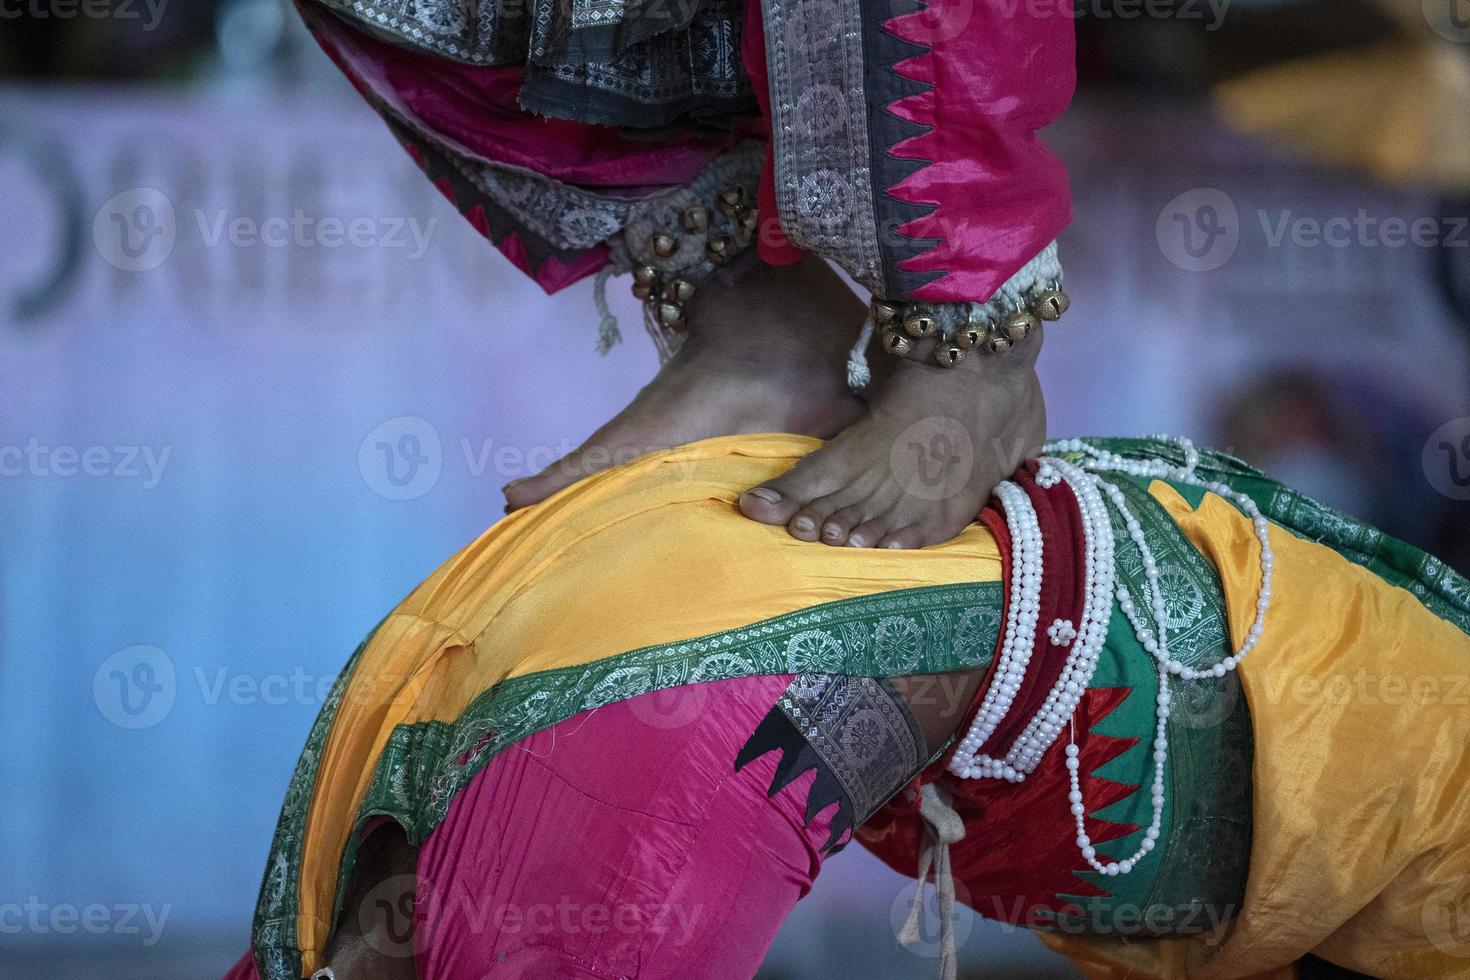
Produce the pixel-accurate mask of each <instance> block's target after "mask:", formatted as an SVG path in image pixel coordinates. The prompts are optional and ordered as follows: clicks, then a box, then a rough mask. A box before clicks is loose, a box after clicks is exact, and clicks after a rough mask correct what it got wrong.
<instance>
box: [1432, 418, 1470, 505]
mask: <svg viewBox="0 0 1470 980" xmlns="http://www.w3.org/2000/svg"><path fill="white" fill-rule="evenodd" d="M1420 462H1421V463H1422V464H1423V466H1424V476H1425V477H1427V478H1428V480H1429V485H1430V486H1432V487H1434V489H1436V490H1438V491H1439V492H1440V493H1442V494H1444V495H1445V496H1446V497H1449V498H1450V499H1451V500H1470V415H1466V416H1463V417H1461V418H1457V419H1452V420H1450V421H1449V422H1446V423H1445V424H1444V425H1442V426H1440V427H1439V428H1437V429H1435V430H1434V434H1433V435H1431V436H1430V437H1429V440H1428V441H1427V442H1425V443H1424V453H1423V455H1422V456H1421V457H1420Z"/></svg>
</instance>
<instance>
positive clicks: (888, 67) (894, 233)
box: [857, 0, 944, 299]
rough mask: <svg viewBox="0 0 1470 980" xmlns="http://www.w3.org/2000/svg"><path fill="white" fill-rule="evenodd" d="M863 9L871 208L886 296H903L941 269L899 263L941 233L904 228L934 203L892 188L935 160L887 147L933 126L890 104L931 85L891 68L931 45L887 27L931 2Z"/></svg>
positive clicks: (869, 2)
mask: <svg viewBox="0 0 1470 980" xmlns="http://www.w3.org/2000/svg"><path fill="white" fill-rule="evenodd" d="M857 2H859V3H861V4H862V10H863V65H864V69H863V91H864V94H865V95H866V96H867V101H868V157H869V161H868V163H869V166H870V167H871V169H872V174H873V210H874V212H875V216H876V217H877V219H878V250H879V252H880V253H881V255H882V257H883V279H884V286H885V287H886V293H885V298H888V299H902V298H905V297H907V296H909V295H910V294H912V293H913V291H914V290H916V289H918V288H919V287H921V286H923V285H924V284H925V283H928V282H932V281H933V280H935V279H938V278H939V277H940V276H942V275H944V273H943V272H909V271H907V270H905V269H900V268H899V266H898V263H900V262H902V261H904V260H905V259H909V258H912V257H914V256H915V255H919V254H921V253H923V252H927V251H928V250H929V249H931V248H933V247H934V246H935V245H938V244H939V242H940V241H941V239H938V238H910V237H908V236H907V235H903V234H900V233H899V231H898V227H899V225H902V224H904V223H905V222H908V221H912V220H913V219H915V218H921V217H923V216H924V215H926V214H931V213H932V212H933V211H934V210H935V209H936V207H937V206H936V205H933V204H912V203H910V202H908V201H901V200H899V199H898V198H896V197H894V196H893V195H892V194H890V193H889V192H888V189H889V188H891V187H893V186H894V185H896V184H898V183H899V182H900V181H902V180H903V179H904V178H905V177H907V176H909V175H910V174H912V173H914V172H916V171H918V170H922V169H924V168H925V167H927V166H929V165H930V164H932V163H933V162H934V161H932V160H915V159H907V158H903V157H895V156H893V155H892V154H890V153H889V152H888V151H889V150H890V149H891V148H892V147H893V146H895V145H897V144H898V143H901V142H903V141H904V140H906V139H911V138H913V137H915V136H922V135H923V134H924V133H926V132H928V131H929V130H930V129H931V128H932V127H929V126H921V125H919V124H917V123H911V122H909V121H907V120H905V119H900V118H899V117H898V116H895V115H894V114H893V113H892V112H890V111H889V110H888V107H889V106H890V105H892V104H893V103H895V102H897V101H898V100H899V99H904V98H907V97H909V96H911V95H918V94H919V93H921V92H925V91H927V90H928V89H930V88H932V86H931V85H929V84H928V83H926V82H918V81H915V80H914V79H912V78H905V77H904V76H902V75H900V74H899V73H898V72H896V71H894V70H893V66H894V65H895V64H897V63H898V62H900V61H906V60H908V59H909V58H914V57H918V56H919V55H921V54H924V53H926V52H928V51H929V48H928V47H926V46H924V45H922V44H914V43H912V42H910V41H906V40H904V39H903V38H901V37H898V36H896V35H895V34H893V33H891V32H889V31H887V30H884V28H883V25H884V23H885V22H887V21H889V20H891V19H893V18H894V17H901V16H903V15H905V14H913V13H917V12H918V11H920V10H923V9H925V7H926V6H927V5H926V4H925V3H924V2H923V0H857Z"/></svg>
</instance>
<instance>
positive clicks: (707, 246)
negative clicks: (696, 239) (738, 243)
mask: <svg viewBox="0 0 1470 980" xmlns="http://www.w3.org/2000/svg"><path fill="white" fill-rule="evenodd" d="M704 254H705V256H706V257H708V258H709V260H710V261H711V262H714V263H716V264H718V263H720V262H726V261H729V259H730V257H731V256H732V255H734V254H735V239H733V238H731V237H730V236H729V235H726V234H719V235H715V236H714V237H713V238H711V239H710V240H709V241H707V242H705V243H704Z"/></svg>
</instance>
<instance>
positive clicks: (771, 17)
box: [761, 0, 884, 294]
mask: <svg viewBox="0 0 1470 980" xmlns="http://www.w3.org/2000/svg"><path fill="white" fill-rule="evenodd" d="M761 10H762V14H763V17H764V21H765V29H766V64H767V70H768V72H769V75H770V85H771V115H772V120H771V140H772V152H774V153H775V155H776V156H775V161H776V204H777V210H778V211H779V213H780V219H781V226H782V228H783V229H784V230H785V232H786V234H787V235H788V236H789V237H790V238H791V240H792V241H793V242H794V243H795V244H796V245H798V246H800V247H802V248H804V249H807V250H808V251H813V252H817V253H818V254H820V255H824V256H826V257H828V258H830V259H832V260H833V261H835V262H836V263H837V264H838V265H840V266H842V268H844V269H846V270H847V272H848V274H849V275H851V276H852V277H853V278H854V279H855V280H857V281H858V282H859V283H861V284H862V285H863V286H865V287H867V288H868V289H869V290H871V291H873V292H875V293H879V294H881V293H883V291H884V287H883V258H882V253H881V251H880V249H879V241H878V218H877V210H876V207H875V205H874V198H873V181H872V170H871V167H870V166H869V161H868V115H867V114H868V105H867V99H866V96H865V94H864V91H863V31H862V9H861V5H860V3H859V2H858V0H761Z"/></svg>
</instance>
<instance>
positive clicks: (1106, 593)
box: [1005, 459, 1115, 775]
mask: <svg viewBox="0 0 1470 980" xmlns="http://www.w3.org/2000/svg"><path fill="white" fill-rule="evenodd" d="M1043 465H1044V466H1048V467H1050V468H1052V469H1053V470H1054V471H1056V472H1058V474H1059V475H1060V476H1061V478H1062V479H1065V480H1066V482H1067V485H1068V486H1069V487H1071V488H1072V492H1073V495H1074V496H1075V497H1076V498H1077V504H1078V510H1079V511H1080V514H1081V517H1082V539H1083V546H1084V547H1083V555H1084V567H1083V600H1082V619H1081V624H1080V625H1079V626H1077V627H1076V629H1075V636H1074V638H1073V640H1072V649H1071V651H1070V652H1069V653H1068V655H1067V660H1066V662H1065V663H1064V664H1063V666H1062V671H1061V673H1060V674H1059V675H1058V677H1057V680H1056V683H1055V684H1054V685H1053V686H1052V689H1051V690H1050V691H1048V692H1047V695H1046V700H1045V701H1044V702H1043V703H1042V705H1041V708H1040V710H1038V711H1037V713H1036V715H1035V716H1033V717H1032V718H1031V720H1030V721H1029V722H1028V723H1027V724H1026V727H1025V728H1024V729H1022V731H1021V734H1020V736H1019V737H1017V739H1016V741H1015V743H1014V744H1013V745H1012V746H1011V749H1010V751H1009V752H1008V753H1007V754H1006V759H1005V761H1006V763H1007V764H1008V765H1010V766H1011V767H1012V768H1014V769H1015V770H1016V771H1017V772H1018V773H1021V774H1023V775H1024V774H1026V773H1030V772H1033V771H1034V770H1035V769H1036V767H1037V766H1038V765H1040V764H1041V757H1042V756H1043V755H1045V754H1046V750H1047V749H1049V748H1051V745H1052V743H1053V742H1055V741H1056V739H1057V736H1058V735H1060V734H1061V732H1062V729H1063V728H1064V727H1066V724H1067V719H1068V718H1070V717H1072V713H1073V712H1074V711H1075V710H1076V709H1077V703H1078V702H1079V701H1081V700H1082V695H1083V694H1084V693H1085V692H1086V690H1087V685H1088V683H1089V682H1090V681H1091V680H1092V675H1093V673H1094V672H1095V671H1096V670H1097V661H1098V658H1099V656H1100V655H1101V653H1102V647H1103V641H1104V640H1105V639H1106V638H1107V633H1108V621H1109V620H1110V619H1111V618H1112V609H1113V582H1114V574H1115V572H1114V565H1113V533H1112V525H1111V523H1110V522H1109V521H1108V515H1107V509H1106V507H1105V506H1104V504H1103V501H1102V496H1101V495H1100V494H1099V493H1098V491H1097V487H1096V483H1097V481H1096V479H1094V478H1093V477H1091V476H1089V475H1088V474H1087V473H1084V472H1082V471H1081V470H1080V469H1078V468H1077V467H1076V466H1073V465H1072V464H1071V463H1068V462H1066V461H1065V460H1060V459H1044V460H1043ZM1055 627H1056V624H1055V623H1054V624H1053V628H1055ZM1053 642H1055V639H1054V640H1053ZM1057 645H1058V646H1062V645H1065V644H1057Z"/></svg>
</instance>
